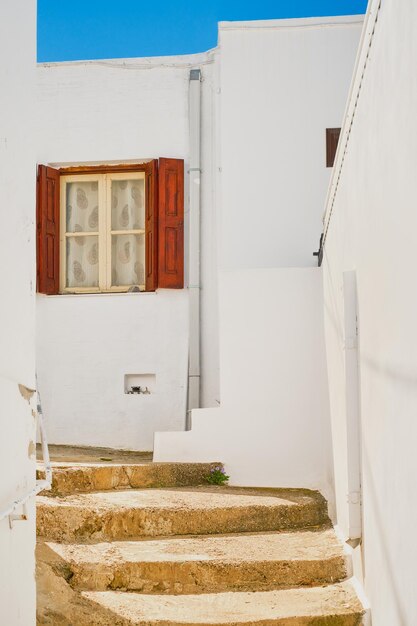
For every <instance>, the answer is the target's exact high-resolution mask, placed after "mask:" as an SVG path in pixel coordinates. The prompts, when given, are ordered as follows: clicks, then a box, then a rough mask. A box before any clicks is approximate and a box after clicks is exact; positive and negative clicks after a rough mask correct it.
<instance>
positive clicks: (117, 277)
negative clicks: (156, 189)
mask: <svg viewBox="0 0 417 626" xmlns="http://www.w3.org/2000/svg"><path fill="white" fill-rule="evenodd" d="M111 195H112V210H111V214H112V224H111V228H112V231H115V230H118V231H120V230H126V231H131V230H140V229H142V230H144V229H145V198H144V181H143V180H134V179H133V180H114V181H112V194H111ZM111 255H112V285H114V286H123V285H143V284H144V283H145V236H144V234H128V233H126V235H124V234H117V235H112V246H111Z"/></svg>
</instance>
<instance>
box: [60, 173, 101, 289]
mask: <svg viewBox="0 0 417 626" xmlns="http://www.w3.org/2000/svg"><path fill="white" fill-rule="evenodd" d="M98 221H99V211H98V183H97V181H86V182H77V183H68V184H67V233H87V232H94V233H97V234H94V235H89V236H84V237H83V236H78V237H67V250H66V254H67V263H66V267H67V287H98V261H99V254H98V246H99V242H98Z"/></svg>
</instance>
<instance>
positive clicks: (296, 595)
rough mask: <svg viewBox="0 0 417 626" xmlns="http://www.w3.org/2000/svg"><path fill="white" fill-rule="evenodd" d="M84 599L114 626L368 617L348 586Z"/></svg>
mask: <svg viewBox="0 0 417 626" xmlns="http://www.w3.org/2000/svg"><path fill="white" fill-rule="evenodd" d="M82 595H83V596H84V597H85V598H86V599H88V600H90V601H91V602H92V603H94V604H95V605H96V606H98V607H100V609H105V610H106V611H107V612H108V615H112V616H114V619H113V620H112V621H109V624H110V623H112V624H118V625H120V626H133V625H139V624H140V625H141V626H143V625H144V624H146V626H151V625H154V624H155V625H158V626H162V625H164V626H166V625H168V624H171V625H175V626H182V625H184V626H196V625H197V624H201V625H204V626H223V625H224V626H240V625H242V626H248V625H252V626H255V625H259V626H269V625H271V626H272V625H277V626H313V625H314V626H360V625H361V624H362V623H363V621H362V616H363V614H364V608H363V606H362V604H361V602H360V600H359V599H358V597H357V595H356V592H355V589H354V586H353V585H352V584H351V583H350V582H349V581H348V582H344V583H339V584H335V585H330V586H327V587H311V588H301V589H286V590H279V591H262V592H255V593H245V592H234V593H217V594H200V595H187V596H181V595H176V596H175V595H142V594H137V593H124V592H120V591H93V592H91V591H89V592H83V593H82ZM94 604H93V606H94ZM77 626H83V623H82V622H78V623H77Z"/></svg>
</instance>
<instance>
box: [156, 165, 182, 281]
mask: <svg viewBox="0 0 417 626" xmlns="http://www.w3.org/2000/svg"><path fill="white" fill-rule="evenodd" d="M158 188H159V194H158V195H159V212H158V220H159V226H158V235H159V242H158V248H159V252H158V286H159V287H165V288H169V289H182V288H183V287H184V161H183V160H182V159H159V175H158Z"/></svg>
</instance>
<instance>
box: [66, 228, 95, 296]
mask: <svg viewBox="0 0 417 626" xmlns="http://www.w3.org/2000/svg"><path fill="white" fill-rule="evenodd" d="M66 267H67V276H66V286H67V287H98V237H96V236H95V235H93V236H91V235H90V236H87V237H82V236H79V237H67V266H66Z"/></svg>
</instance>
